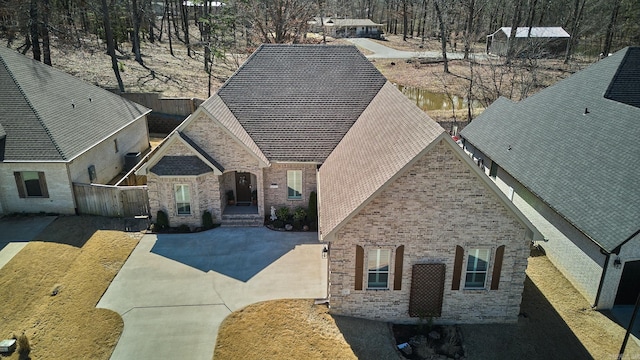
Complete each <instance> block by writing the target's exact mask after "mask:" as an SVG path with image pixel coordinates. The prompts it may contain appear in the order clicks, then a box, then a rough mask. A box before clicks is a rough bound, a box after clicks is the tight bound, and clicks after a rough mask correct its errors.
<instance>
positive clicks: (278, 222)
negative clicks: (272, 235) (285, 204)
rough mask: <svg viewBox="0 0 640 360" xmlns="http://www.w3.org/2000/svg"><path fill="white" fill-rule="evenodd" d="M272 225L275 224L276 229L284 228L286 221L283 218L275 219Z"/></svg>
mask: <svg viewBox="0 0 640 360" xmlns="http://www.w3.org/2000/svg"><path fill="white" fill-rule="evenodd" d="M271 225H273V227H274V228H276V229H282V228H283V227H284V221H282V220H274V221H273V222H272V223H271Z"/></svg>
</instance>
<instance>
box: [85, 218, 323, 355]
mask: <svg viewBox="0 0 640 360" xmlns="http://www.w3.org/2000/svg"><path fill="white" fill-rule="evenodd" d="M323 247H324V245H323V244H320V243H318V240H317V234H316V233H288V232H276V231H271V230H269V229H266V228H263V227H260V228H217V229H213V230H209V231H206V232H201V233H196V234H175V235H145V236H144V237H143V238H142V240H141V241H140V243H139V244H138V246H137V247H136V249H135V250H134V251H133V252H132V254H131V256H130V257H129V259H128V260H127V262H126V263H125V264H124V266H123V267H122V269H121V270H120V272H119V273H118V275H117V276H116V277H115V279H114V281H113V282H112V283H111V285H110V286H109V288H108V289H107V291H106V293H105V294H104V296H103V297H102V299H101V300H100V302H99V303H98V305H97V307H99V308H107V309H111V310H114V311H116V312H118V313H119V314H120V315H121V316H122V318H123V319H124V331H123V333H122V336H121V338H120V341H119V342H118V345H117V346H116V348H115V350H114V352H113V354H112V356H111V359H116V360H119V359H185V358H188V359H206V360H211V359H212V357H213V350H214V347H215V341H216V337H217V333H218V328H219V326H220V324H221V323H222V321H223V320H224V319H225V317H227V315H229V314H230V313H231V312H233V311H235V310H238V309H240V308H243V307H245V306H247V305H249V304H252V303H256V302H259V301H265V300H273V299H282V298H325V297H326V295H327V289H326V286H327V285H326V284H327V260H326V259H323V258H322V249H323Z"/></svg>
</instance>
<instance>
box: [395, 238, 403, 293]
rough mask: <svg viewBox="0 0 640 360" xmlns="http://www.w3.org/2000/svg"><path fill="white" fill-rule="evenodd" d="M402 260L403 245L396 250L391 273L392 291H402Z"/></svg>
mask: <svg viewBox="0 0 640 360" xmlns="http://www.w3.org/2000/svg"><path fill="white" fill-rule="evenodd" d="M403 259H404V245H400V246H398V248H397V249H396V261H395V267H394V271H393V290H402V262H403Z"/></svg>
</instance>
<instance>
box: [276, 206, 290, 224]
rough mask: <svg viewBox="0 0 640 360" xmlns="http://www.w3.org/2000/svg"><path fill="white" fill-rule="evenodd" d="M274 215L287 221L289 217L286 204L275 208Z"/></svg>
mask: <svg viewBox="0 0 640 360" xmlns="http://www.w3.org/2000/svg"><path fill="white" fill-rule="evenodd" d="M276 217H278V220H281V221H287V220H288V219H289V208H288V207H286V206H283V207H280V208H278V209H277V210H276Z"/></svg>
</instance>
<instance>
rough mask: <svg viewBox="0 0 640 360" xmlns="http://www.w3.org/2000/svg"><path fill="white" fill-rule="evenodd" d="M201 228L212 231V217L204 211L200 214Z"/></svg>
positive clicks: (207, 211)
mask: <svg viewBox="0 0 640 360" xmlns="http://www.w3.org/2000/svg"><path fill="white" fill-rule="evenodd" d="M202 227H203V228H205V229H213V215H211V213H210V212H209V210H205V212H204V213H202Z"/></svg>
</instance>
